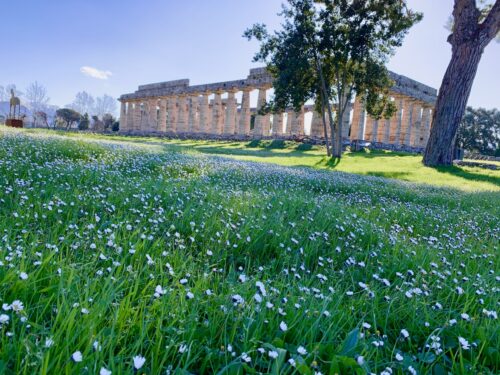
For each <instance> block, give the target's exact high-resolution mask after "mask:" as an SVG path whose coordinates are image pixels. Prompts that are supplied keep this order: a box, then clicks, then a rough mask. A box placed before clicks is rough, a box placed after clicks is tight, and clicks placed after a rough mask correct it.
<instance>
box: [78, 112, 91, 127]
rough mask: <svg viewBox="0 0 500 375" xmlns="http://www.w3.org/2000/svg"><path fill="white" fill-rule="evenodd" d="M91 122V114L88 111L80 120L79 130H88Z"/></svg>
mask: <svg viewBox="0 0 500 375" xmlns="http://www.w3.org/2000/svg"><path fill="white" fill-rule="evenodd" d="M89 123H90V121H89V115H88V114H87V113H86V114H84V115H83V116H82V118H81V119H80V122H79V123H78V130H88V128H89Z"/></svg>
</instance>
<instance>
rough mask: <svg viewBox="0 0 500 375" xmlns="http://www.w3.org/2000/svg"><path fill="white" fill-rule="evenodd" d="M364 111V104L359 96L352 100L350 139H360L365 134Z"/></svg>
mask: <svg viewBox="0 0 500 375" xmlns="http://www.w3.org/2000/svg"><path fill="white" fill-rule="evenodd" d="M365 120H366V111H365V105H364V103H363V102H362V101H361V98H360V97H358V96H357V97H356V99H355V101H354V113H353V115H352V128H351V140H352V141H354V140H362V139H364V138H363V137H364V135H365Z"/></svg>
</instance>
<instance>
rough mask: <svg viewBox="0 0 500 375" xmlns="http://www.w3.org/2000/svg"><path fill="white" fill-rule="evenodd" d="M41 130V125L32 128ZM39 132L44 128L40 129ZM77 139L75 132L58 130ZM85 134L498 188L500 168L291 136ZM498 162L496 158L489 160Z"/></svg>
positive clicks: (467, 188) (267, 160)
mask: <svg viewBox="0 0 500 375" xmlns="http://www.w3.org/2000/svg"><path fill="white" fill-rule="evenodd" d="M30 132H35V133H36V132H40V130H30ZM42 132H43V131H42ZM60 134H61V135H65V136H70V137H72V138H80V137H81V135H80V134H79V133H69V134H68V133H62V132H61V133H60ZM85 138H86V139H103V140H107V141H109V140H110V139H113V140H116V141H126V142H130V143H135V144H139V145H150V146H156V147H158V148H159V149H163V150H168V151H179V152H183V153H195V154H206V155H220V156H225V157H229V158H233V159H236V160H244V161H255V162H264V163H272V164H278V165H283V166H287V167H310V168H315V169H326V170H330V171H341V172H348V173H356V174H361V175H365V176H378V177H386V178H391V179H398V180H402V181H408V182H416V183H423V184H428V185H433V186H445V187H452V188H456V189H460V190H465V191H477V190H481V191H486V190H490V191H500V171H499V170H496V171H494V170H488V169H483V168H479V167H456V166H454V167H441V168H428V167H425V166H424V165H423V164H422V162H421V161H422V156H421V155H414V154H408V153H403V152H399V153H397V152H388V151H371V152H370V151H365V152H346V153H345V154H344V157H343V158H342V159H341V160H340V161H336V160H331V159H329V158H327V157H326V151H325V148H324V147H322V146H312V145H307V144H300V143H295V142H289V141H251V142H228V141H211V140H206V141H202V140H172V139H165V138H155V137H124V136H113V137H110V136H103V135H97V134H92V135H86V136H85ZM488 163H492V164H496V165H499V163H497V162H488Z"/></svg>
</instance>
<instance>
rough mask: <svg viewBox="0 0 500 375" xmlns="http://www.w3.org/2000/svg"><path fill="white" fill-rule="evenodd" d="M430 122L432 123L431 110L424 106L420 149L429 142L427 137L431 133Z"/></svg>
mask: <svg viewBox="0 0 500 375" xmlns="http://www.w3.org/2000/svg"><path fill="white" fill-rule="evenodd" d="M431 121H432V108H431V107H429V106H424V108H423V110H422V134H421V138H422V141H421V143H420V147H426V146H427V142H428V141H429V136H430V133H431Z"/></svg>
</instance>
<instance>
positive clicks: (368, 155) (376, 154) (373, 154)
mask: <svg viewBox="0 0 500 375" xmlns="http://www.w3.org/2000/svg"><path fill="white" fill-rule="evenodd" d="M348 156H349V157H350V158H363V159H374V158H381V157H394V156H401V157H408V156H412V157H415V156H418V155H417V154H412V153H409V152H397V151H384V150H371V151H370V152H366V151H355V152H351V153H349V154H348Z"/></svg>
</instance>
